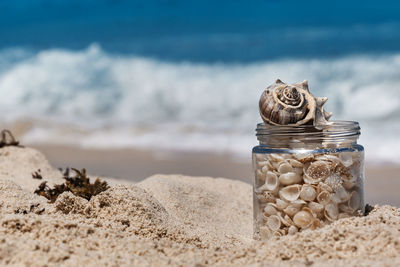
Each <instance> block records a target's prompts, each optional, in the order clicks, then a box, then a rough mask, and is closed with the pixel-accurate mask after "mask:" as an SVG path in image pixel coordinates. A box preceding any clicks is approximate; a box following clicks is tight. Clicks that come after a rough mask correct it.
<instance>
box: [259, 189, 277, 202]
mask: <svg viewBox="0 0 400 267" xmlns="http://www.w3.org/2000/svg"><path fill="white" fill-rule="evenodd" d="M262 195H263V196H264V198H265V201H266V202H274V201H275V199H276V198H275V196H274V195H273V194H272V193H271V192H268V191H265V192H263V193H262Z"/></svg>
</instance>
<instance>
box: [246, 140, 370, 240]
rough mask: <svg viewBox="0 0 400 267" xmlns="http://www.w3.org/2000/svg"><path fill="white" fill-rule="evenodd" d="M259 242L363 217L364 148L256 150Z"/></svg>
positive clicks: (261, 147)
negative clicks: (345, 219) (351, 218)
mask: <svg viewBox="0 0 400 267" xmlns="http://www.w3.org/2000/svg"><path fill="white" fill-rule="evenodd" d="M252 156H253V170H254V181H253V208H254V238H255V239H259V240H260V239H261V240H265V239H269V238H270V237H272V236H281V235H287V234H294V233H296V232H298V231H302V230H305V229H315V228H318V227H321V226H323V225H326V224H329V223H331V222H333V221H335V220H337V219H340V218H345V217H349V216H355V215H359V214H362V213H363V208H364V148H363V147H362V146H361V145H358V144H356V143H349V144H348V145H346V146H344V147H343V146H341V147H336V148H333V147H332V148H322V149H321V148H315V149H310V148H309V147H308V148H306V149H305V148H302V147H297V148H290V149H289V148H288V149H285V148H271V147H270V146H268V145H266V144H261V145H259V146H256V147H254V148H253V151H252Z"/></svg>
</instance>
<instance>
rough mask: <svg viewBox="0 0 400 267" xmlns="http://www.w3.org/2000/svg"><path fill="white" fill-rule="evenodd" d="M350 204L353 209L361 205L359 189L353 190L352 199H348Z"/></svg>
mask: <svg viewBox="0 0 400 267" xmlns="http://www.w3.org/2000/svg"><path fill="white" fill-rule="evenodd" d="M348 206H349V208H350V209H351V210H353V212H354V211H356V210H358V209H359V208H360V206H361V197H360V194H359V193H358V192H357V191H353V192H351V196H350V199H349V201H348Z"/></svg>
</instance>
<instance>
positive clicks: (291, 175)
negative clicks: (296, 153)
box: [279, 172, 302, 185]
mask: <svg viewBox="0 0 400 267" xmlns="http://www.w3.org/2000/svg"><path fill="white" fill-rule="evenodd" d="M301 180H302V177H301V176H300V175H299V174H297V173H295V172H288V173H284V174H281V175H280V176H279V183H281V184H283V185H291V184H296V183H300V182H301Z"/></svg>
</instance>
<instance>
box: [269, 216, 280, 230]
mask: <svg viewBox="0 0 400 267" xmlns="http://www.w3.org/2000/svg"><path fill="white" fill-rule="evenodd" d="M267 226H268V227H269V229H271V230H272V231H277V230H279V228H281V220H280V218H279V217H278V216H277V215H272V216H269V217H268V219H267Z"/></svg>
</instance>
